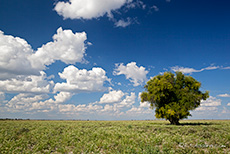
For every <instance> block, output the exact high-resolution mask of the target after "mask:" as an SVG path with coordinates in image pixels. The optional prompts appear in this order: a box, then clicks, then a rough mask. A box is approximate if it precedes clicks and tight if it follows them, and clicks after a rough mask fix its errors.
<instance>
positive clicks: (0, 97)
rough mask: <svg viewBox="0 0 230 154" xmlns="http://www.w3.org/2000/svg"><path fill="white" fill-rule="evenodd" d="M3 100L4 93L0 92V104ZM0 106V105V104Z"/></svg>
mask: <svg viewBox="0 0 230 154" xmlns="http://www.w3.org/2000/svg"><path fill="white" fill-rule="evenodd" d="M4 100H5V93H4V92H0V104H1V103H2V102H3V101H4ZM0 106H1V105H0Z"/></svg>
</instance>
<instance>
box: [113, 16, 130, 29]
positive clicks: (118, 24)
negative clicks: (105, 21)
mask: <svg viewBox="0 0 230 154" xmlns="http://www.w3.org/2000/svg"><path fill="white" fill-rule="evenodd" d="M131 23H132V22H131V19H130V18H127V20H126V21H125V20H123V19H120V20H118V21H117V22H115V26H116V27H123V28H125V27H127V26H129V25H130V24H131Z"/></svg>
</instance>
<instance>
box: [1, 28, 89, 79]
mask: <svg viewBox="0 0 230 154" xmlns="http://www.w3.org/2000/svg"><path fill="white" fill-rule="evenodd" d="M86 39H87V37H86V33H85V32H82V33H75V34H74V33H73V32H72V31H71V30H62V28H59V29H58V30H57V34H55V35H54V36H53V42H48V43H47V44H45V45H43V46H42V47H40V48H38V49H37V51H33V50H32V48H31V46H30V45H29V44H28V43H27V42H26V41H25V40H24V39H22V38H19V37H13V36H11V35H4V33H3V32H2V31H0V50H1V57H0V73H1V77H0V79H1V80H4V79H9V78H15V77H17V76H18V75H25V76H28V75H40V73H39V72H40V71H42V70H44V69H45V68H46V66H47V65H50V64H52V63H54V62H55V61H56V60H61V61H62V62H64V63H66V64H74V63H76V62H82V61H84V55H85V50H86V45H85V41H86Z"/></svg>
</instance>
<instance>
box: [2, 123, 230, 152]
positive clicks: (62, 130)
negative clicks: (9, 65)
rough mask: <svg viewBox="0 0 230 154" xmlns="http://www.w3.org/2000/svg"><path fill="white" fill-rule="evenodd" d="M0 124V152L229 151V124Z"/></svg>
mask: <svg viewBox="0 0 230 154" xmlns="http://www.w3.org/2000/svg"><path fill="white" fill-rule="evenodd" d="M181 123H182V125H180V126H173V125H169V123H168V122H166V121H32V120H27V121H23V120H22V121H18V120H17V121H10V120H6V121H0V153H132V154H133V153H146V154H150V153H186V154H187V153H214V154H215V153H230V121H228V120H225V121H214V120H213V121H181Z"/></svg>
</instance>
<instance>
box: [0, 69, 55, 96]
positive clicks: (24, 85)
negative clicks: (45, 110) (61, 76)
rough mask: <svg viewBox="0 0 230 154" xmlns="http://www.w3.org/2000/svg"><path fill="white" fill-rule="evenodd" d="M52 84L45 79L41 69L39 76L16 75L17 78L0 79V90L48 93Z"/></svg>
mask: <svg viewBox="0 0 230 154" xmlns="http://www.w3.org/2000/svg"><path fill="white" fill-rule="evenodd" d="M53 85H54V82H53V81H47V77H46V73H45V72H43V71H41V72H40V76H36V75H30V76H26V77H24V76H21V77H20V76H18V77H17V78H13V79H8V80H3V81H2V80H0V90H1V91H4V92H33V93H49V92H50V90H51V89H52V87H53Z"/></svg>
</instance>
